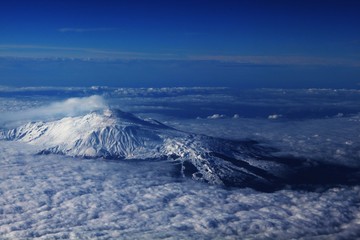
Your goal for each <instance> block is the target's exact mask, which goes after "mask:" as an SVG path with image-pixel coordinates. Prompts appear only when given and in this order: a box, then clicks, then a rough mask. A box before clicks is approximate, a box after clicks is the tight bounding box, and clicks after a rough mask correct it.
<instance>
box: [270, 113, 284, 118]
mask: <svg viewBox="0 0 360 240" xmlns="http://www.w3.org/2000/svg"><path fill="white" fill-rule="evenodd" d="M281 117H282V115H281V114H272V115H269V116H268V119H278V118H281Z"/></svg>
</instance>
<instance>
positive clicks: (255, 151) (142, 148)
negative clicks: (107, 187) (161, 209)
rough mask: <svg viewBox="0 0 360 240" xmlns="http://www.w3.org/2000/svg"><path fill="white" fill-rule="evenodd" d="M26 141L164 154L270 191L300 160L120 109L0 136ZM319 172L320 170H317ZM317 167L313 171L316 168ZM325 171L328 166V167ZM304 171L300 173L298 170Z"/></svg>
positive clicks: (203, 176)
mask: <svg viewBox="0 0 360 240" xmlns="http://www.w3.org/2000/svg"><path fill="white" fill-rule="evenodd" d="M0 137H1V138H3V139H6V140H14V141H20V142H24V143H28V144H31V145H33V146H35V147H36V148H37V149H38V153H40V154H49V153H54V154H63V155H67V156H72V157H85V158H107V159H165V160H168V161H171V162H174V163H175V164H176V166H178V167H179V173H180V174H181V175H183V176H188V177H191V178H193V179H196V180H200V181H205V182H209V183H212V184H224V185H229V186H243V187H245V186H246V187H253V188H257V189H262V190H273V189H277V188H279V186H282V185H283V184H284V183H288V182H290V183H291V181H293V180H292V179H291V177H290V178H289V176H291V173H296V174H298V173H297V172H296V171H300V177H303V175H301V174H303V172H301V171H303V169H305V167H304V166H305V165H306V164H304V160H301V159H295V158H291V157H287V158H281V157H274V156H273V155H272V153H273V151H274V150H273V149H271V148H267V147H263V146H261V145H259V144H258V143H257V142H254V141H230V140H224V139H219V138H213V137H208V136H205V135H198V134H192V133H186V132H182V131H178V130H176V129H173V128H171V127H168V126H166V125H164V124H162V123H160V122H158V121H156V120H151V119H141V118H138V117H136V116H135V115H133V114H131V113H126V112H123V111H120V110H109V109H107V110H105V111H95V112H92V113H89V114H87V115H84V116H78V117H66V118H63V119H60V120H57V121H52V122H34V123H28V124H26V125H23V126H20V127H18V128H15V129H11V130H8V131H4V132H2V133H1V135H0ZM320 170H321V171H322V169H320ZM320 170H319V171H320ZM330 170H331V169H330ZM304 176H305V175H304Z"/></svg>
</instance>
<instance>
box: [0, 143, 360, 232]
mask: <svg viewBox="0 0 360 240" xmlns="http://www.w3.org/2000/svg"><path fill="white" fill-rule="evenodd" d="M0 151H1V153H2V154H1V156H0V193H1V196H2V197H1V200H0V216H1V218H0V235H1V236H2V237H4V238H11V239H13V238H15V239H19V238H21V239H22V238H40V239H49V238H80V239H84V238H104V239H106V238H121V239H134V238H135V239H137V238H149V239H157V238H169V237H170V238H173V239H190V238H191V239H193V238H197V239H208V238H212V239H213V238H216V239H235V238H236V239H237V238H256V239H292V238H295V239H298V238H302V237H303V238H310V237H315V236H318V237H320V238H324V239H328V238H329V237H331V238H332V239H341V238H347V239H350V238H354V237H355V236H358V234H359V233H360V227H359V221H360V214H359V212H360V209H359V204H358V203H359V195H360V188H359V187H339V188H333V189H328V190H323V191H319V192H301V191H300V192H298V191H290V190H283V191H279V192H275V193H272V194H267V193H259V192H256V191H253V190H250V189H237V190H236V189H233V190H229V189H223V188H221V187H216V186H209V185H206V184H202V183H199V182H193V181H190V180H184V179H179V178H177V177H174V176H173V175H172V172H173V165H171V164H169V163H163V162H158V161H157V162H136V161H135V162H114V161H111V162H108V161H100V160H81V159H72V158H65V157H63V156H50V155H47V156H46V155H45V156H44V155H43V156H34V155H32V153H33V152H34V151H35V150H34V149H32V148H30V147H29V146H26V145H23V144H20V143H13V142H0Z"/></svg>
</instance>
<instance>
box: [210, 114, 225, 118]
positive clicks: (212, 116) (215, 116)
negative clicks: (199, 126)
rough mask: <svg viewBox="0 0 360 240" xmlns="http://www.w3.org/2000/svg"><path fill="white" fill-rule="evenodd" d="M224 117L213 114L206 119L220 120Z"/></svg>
mask: <svg viewBox="0 0 360 240" xmlns="http://www.w3.org/2000/svg"><path fill="white" fill-rule="evenodd" d="M225 117H226V116H225V115H223V114H218V113H215V114H213V115H211V116H207V119H221V118H225Z"/></svg>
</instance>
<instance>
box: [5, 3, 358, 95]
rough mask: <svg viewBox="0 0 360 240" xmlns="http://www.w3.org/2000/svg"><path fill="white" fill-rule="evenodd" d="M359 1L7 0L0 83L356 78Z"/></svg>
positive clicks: (282, 83) (351, 83)
mask: <svg viewBox="0 0 360 240" xmlns="http://www.w3.org/2000/svg"><path fill="white" fill-rule="evenodd" d="M359 12H360V2H359V1H340V0H339V1H331V0H328V1H316V0H314V1H276V0H275V1H265V0H264V1H256V0H252V1H240V0H239V1H195V0H194V1H171V0H169V1H106V0H102V1H56V2H55V1H36V0H34V1H16V0H12V1H9V2H5V1H2V2H1V3H0V85H16V86H29V85H66V86H70V85H73V86H90V85H111V86H125V87H127V86H131V87H142V86H144V87H146V86H155V87H158V86H234V87H350V88H358V87H360V86H359V83H360V27H359V22H360V14H359Z"/></svg>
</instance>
